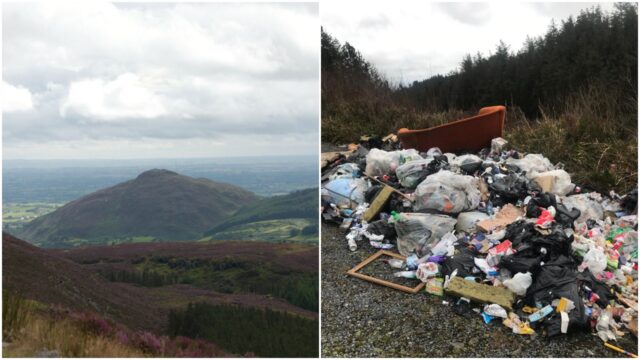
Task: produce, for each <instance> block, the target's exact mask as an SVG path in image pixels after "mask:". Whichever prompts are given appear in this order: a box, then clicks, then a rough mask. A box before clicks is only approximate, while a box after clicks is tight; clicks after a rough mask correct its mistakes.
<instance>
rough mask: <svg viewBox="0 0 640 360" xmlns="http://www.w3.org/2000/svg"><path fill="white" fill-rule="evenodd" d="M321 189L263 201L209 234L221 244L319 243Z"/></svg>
mask: <svg viewBox="0 0 640 360" xmlns="http://www.w3.org/2000/svg"><path fill="white" fill-rule="evenodd" d="M318 209H319V203H318V189H317V188H311V189H305V190H299V191H295V192H292V193H290V194H287V195H281V196H274V197H269V198H263V199H261V200H259V201H257V202H255V203H253V204H250V205H247V206H244V207H242V208H241V209H239V210H238V211H237V212H236V213H235V215H233V216H231V217H229V218H227V219H226V220H224V221H222V222H221V223H220V224H218V225H216V226H215V227H213V228H211V229H210V230H208V231H207V232H206V233H205V234H204V236H205V237H211V238H214V239H220V240H231V239H237V240H247V239H251V238H262V239H263V240H271V241H278V240H284V241H311V242H317V241H318V211H319V210H318Z"/></svg>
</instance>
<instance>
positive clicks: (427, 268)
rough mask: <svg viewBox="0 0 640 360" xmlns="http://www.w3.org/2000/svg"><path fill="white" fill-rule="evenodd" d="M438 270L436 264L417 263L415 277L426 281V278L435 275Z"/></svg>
mask: <svg viewBox="0 0 640 360" xmlns="http://www.w3.org/2000/svg"><path fill="white" fill-rule="evenodd" d="M438 272H439V269H438V264H436V263H432V262H426V263H422V264H420V265H418V270H416V277H417V278H418V279H420V281H422V282H424V283H426V282H427V280H428V279H430V278H433V277H436V275H438Z"/></svg>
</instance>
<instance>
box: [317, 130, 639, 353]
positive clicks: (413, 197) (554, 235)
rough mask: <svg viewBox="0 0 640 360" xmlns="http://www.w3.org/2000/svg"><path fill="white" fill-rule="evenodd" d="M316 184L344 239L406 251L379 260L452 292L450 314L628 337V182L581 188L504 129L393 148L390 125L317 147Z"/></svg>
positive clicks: (631, 280) (634, 257) (634, 271)
mask: <svg viewBox="0 0 640 360" xmlns="http://www.w3.org/2000/svg"><path fill="white" fill-rule="evenodd" d="M322 184H323V185H322V216H323V219H324V221H328V222H334V223H336V224H337V225H339V226H340V227H341V228H342V229H344V231H345V234H346V236H345V247H346V248H348V249H349V250H350V251H357V250H358V249H359V248H362V247H363V246H365V247H367V245H366V244H367V243H368V244H369V246H371V247H373V248H376V249H385V250H391V251H396V250H397V252H399V253H400V254H401V255H403V256H404V257H405V260H399V259H392V260H385V262H386V263H387V264H388V266H389V271H390V272H393V273H394V274H395V275H396V276H398V277H406V278H414V279H417V280H416V281H418V280H419V281H421V282H423V283H425V284H426V285H425V287H424V288H425V291H426V292H427V293H429V294H432V295H434V296H443V295H444V294H447V296H452V297H454V299H455V300H454V301H452V302H450V303H451V306H452V308H453V311H454V312H455V313H457V314H462V315H469V314H471V315H473V313H474V311H475V312H476V313H477V316H480V317H482V318H483V319H484V321H485V322H486V323H490V322H491V321H494V320H499V321H501V322H502V324H504V326H506V327H508V328H510V329H511V330H512V331H513V333H515V334H523V335H529V334H534V333H541V334H544V335H546V336H549V337H552V336H557V335H560V334H565V333H570V332H578V331H592V332H594V333H597V336H599V337H600V338H601V339H602V340H603V341H605V342H609V341H612V340H613V341H615V340H616V339H618V338H620V337H622V336H624V335H625V334H627V333H631V334H632V335H633V336H636V337H637V317H638V305H637V301H638V298H637V294H638V231H637V223H638V218H637V202H638V192H637V189H635V190H633V191H632V192H630V193H629V194H627V195H624V196H620V195H618V194H616V193H615V192H613V191H612V192H610V193H609V194H607V195H602V194H599V193H597V192H588V191H585V190H583V189H582V188H581V187H580V186H577V185H575V184H573V183H572V181H571V176H570V174H569V173H567V172H566V171H565V170H563V166H562V164H556V165H554V164H552V163H551V162H550V161H549V159H547V158H546V157H544V156H543V155H541V154H522V153H519V152H517V151H515V150H508V144H507V142H506V141H505V140H504V139H502V138H496V139H493V141H492V142H491V147H490V148H485V149H482V150H481V151H479V152H478V153H475V154H459V155H456V154H452V153H442V151H440V149H438V148H431V149H429V150H428V151H427V152H418V151H416V150H414V149H400V145H399V144H398V142H397V139H395V137H394V136H392V135H390V136H387V137H386V138H384V139H379V138H371V137H363V138H362V139H361V143H360V144H357V145H356V144H351V145H349V148H348V149H347V150H346V151H343V152H334V153H324V154H323V168H322ZM345 251H347V250H346V249H345ZM354 265H355V264H354ZM444 303H448V302H447V301H445V302H444ZM607 345H609V344H608V343H607Z"/></svg>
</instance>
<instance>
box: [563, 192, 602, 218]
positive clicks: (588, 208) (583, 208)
mask: <svg viewBox="0 0 640 360" xmlns="http://www.w3.org/2000/svg"><path fill="white" fill-rule="evenodd" d="M560 201H561V202H562V204H564V206H565V207H566V208H567V209H569V210H571V208H576V209H578V210H580V216H579V217H578V218H577V219H576V221H575V222H576V223H578V224H581V223H585V222H587V220H589V219H592V220H602V219H603V218H604V209H603V208H602V205H600V203H599V202H597V201H596V200H594V199H592V198H591V195H590V194H578V195H572V196H563V197H561V198H560Z"/></svg>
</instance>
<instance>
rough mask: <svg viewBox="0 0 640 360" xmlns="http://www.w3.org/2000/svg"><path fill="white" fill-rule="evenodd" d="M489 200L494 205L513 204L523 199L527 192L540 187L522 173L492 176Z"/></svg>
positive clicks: (537, 189) (538, 189)
mask: <svg viewBox="0 0 640 360" xmlns="http://www.w3.org/2000/svg"><path fill="white" fill-rule="evenodd" d="M489 190H490V191H491V202H492V203H493V204H494V205H496V206H501V205H503V204H506V203H512V204H515V203H516V202H518V200H521V199H524V198H525V197H526V196H527V195H528V193H529V192H533V191H540V187H539V186H538V185H537V184H536V183H534V182H532V181H530V180H529V179H527V178H526V177H524V176H522V175H518V174H515V173H511V174H508V175H505V176H498V175H496V176H494V177H493V181H492V182H491V183H489Z"/></svg>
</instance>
